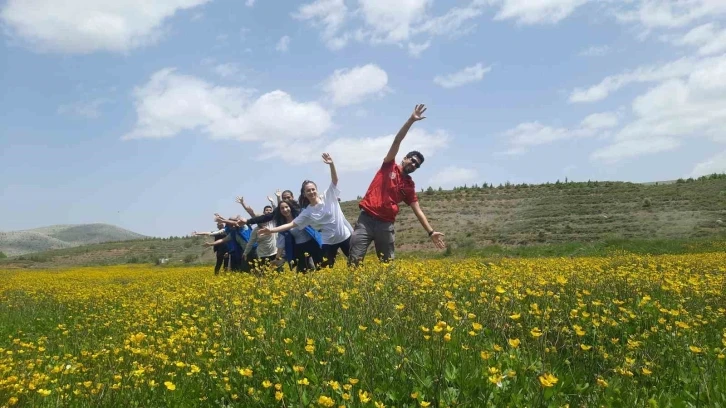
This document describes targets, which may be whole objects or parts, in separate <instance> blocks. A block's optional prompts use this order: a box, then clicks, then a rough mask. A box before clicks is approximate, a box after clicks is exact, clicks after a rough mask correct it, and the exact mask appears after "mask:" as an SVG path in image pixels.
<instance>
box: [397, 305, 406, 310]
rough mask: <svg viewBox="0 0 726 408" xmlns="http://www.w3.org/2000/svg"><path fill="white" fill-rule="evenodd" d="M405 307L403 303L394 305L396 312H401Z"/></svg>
mask: <svg viewBox="0 0 726 408" xmlns="http://www.w3.org/2000/svg"><path fill="white" fill-rule="evenodd" d="M405 307H406V305H404V304H403V303H399V304H397V305H396V310H403V309H404V308H405Z"/></svg>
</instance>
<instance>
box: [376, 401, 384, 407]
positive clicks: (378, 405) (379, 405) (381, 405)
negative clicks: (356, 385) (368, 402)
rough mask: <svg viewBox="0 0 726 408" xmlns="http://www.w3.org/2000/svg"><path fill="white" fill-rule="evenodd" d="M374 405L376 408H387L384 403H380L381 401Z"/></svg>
mask: <svg viewBox="0 0 726 408" xmlns="http://www.w3.org/2000/svg"><path fill="white" fill-rule="evenodd" d="M373 405H374V406H375V407H376V408H386V406H385V405H383V403H382V402H380V401H376V402H375V403H374V404H373Z"/></svg>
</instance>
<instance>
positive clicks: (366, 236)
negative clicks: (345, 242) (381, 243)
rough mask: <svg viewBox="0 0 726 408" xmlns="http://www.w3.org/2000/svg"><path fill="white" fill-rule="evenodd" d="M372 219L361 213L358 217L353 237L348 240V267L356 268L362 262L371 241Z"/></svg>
mask: <svg viewBox="0 0 726 408" xmlns="http://www.w3.org/2000/svg"><path fill="white" fill-rule="evenodd" d="M371 221H373V219H372V218H371V217H370V216H369V215H368V214H366V213H364V212H362V211H361V213H360V215H359V216H358V221H357V222H356V223H355V229H354V230H353V235H352V236H351V238H350V255H349V256H348V265H353V266H358V264H360V263H361V262H363V258H365V256H366V252H367V251H368V247H369V246H370V244H371V241H372V240H373V230H372V229H370V228H369V227H370V224H371Z"/></svg>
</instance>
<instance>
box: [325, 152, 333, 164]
mask: <svg viewBox="0 0 726 408" xmlns="http://www.w3.org/2000/svg"><path fill="white" fill-rule="evenodd" d="M323 163H325V164H333V158H332V157H330V155H329V154H328V153H323Z"/></svg>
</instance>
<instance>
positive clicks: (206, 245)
mask: <svg viewBox="0 0 726 408" xmlns="http://www.w3.org/2000/svg"><path fill="white" fill-rule="evenodd" d="M202 245H203V246H205V247H210V246H214V242H205V243H203V244H202Z"/></svg>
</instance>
